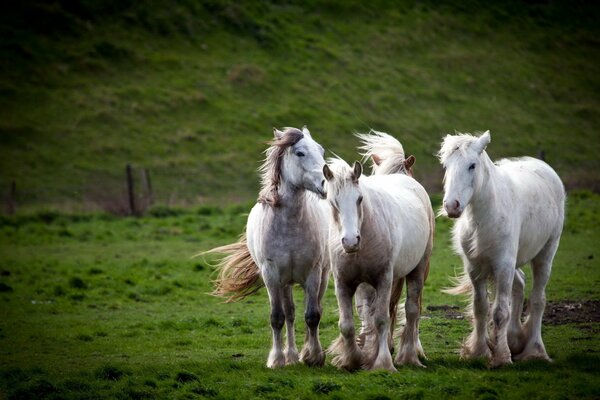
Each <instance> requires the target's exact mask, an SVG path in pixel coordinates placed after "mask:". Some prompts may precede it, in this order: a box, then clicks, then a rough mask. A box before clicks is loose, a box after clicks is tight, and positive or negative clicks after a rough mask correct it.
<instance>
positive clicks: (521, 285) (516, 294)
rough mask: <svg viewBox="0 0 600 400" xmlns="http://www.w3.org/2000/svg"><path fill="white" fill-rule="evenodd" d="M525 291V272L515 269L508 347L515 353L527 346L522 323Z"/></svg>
mask: <svg viewBox="0 0 600 400" xmlns="http://www.w3.org/2000/svg"><path fill="white" fill-rule="evenodd" d="M524 291H525V274H524V273H523V271H521V270H520V269H517V270H516V271H515V278H514V280H513V287H512V301H511V310H510V323H509V325H508V347H509V348H510V353H511V354H513V355H515V354H519V353H520V352H521V351H523V347H524V346H525V335H524V333H523V326H522V325H521V314H522V313H523V299H524V297H525V296H524Z"/></svg>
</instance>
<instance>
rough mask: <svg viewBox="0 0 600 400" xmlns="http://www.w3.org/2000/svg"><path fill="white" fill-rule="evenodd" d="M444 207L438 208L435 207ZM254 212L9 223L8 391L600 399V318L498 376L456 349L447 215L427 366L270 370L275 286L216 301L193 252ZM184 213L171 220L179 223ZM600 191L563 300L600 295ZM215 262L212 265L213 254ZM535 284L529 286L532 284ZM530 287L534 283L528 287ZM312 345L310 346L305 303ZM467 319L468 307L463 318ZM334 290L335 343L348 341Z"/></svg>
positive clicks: (0, 227) (562, 283) (580, 225)
mask: <svg viewBox="0 0 600 400" xmlns="http://www.w3.org/2000/svg"><path fill="white" fill-rule="evenodd" d="M434 201H435V202H437V199H436V198H434ZM248 209H249V205H248V206H241V207H230V208H226V209H222V208H217V207H203V208H199V209H190V210H186V211H184V210H179V211H178V210H171V212H170V213H168V212H167V209H164V208H163V209H161V210H157V211H155V212H154V214H155V215H156V216H153V217H144V218H138V219H134V218H126V219H116V218H113V217H110V216H107V215H102V214H91V215H85V214H84V215H78V214H74V215H66V214H57V213H51V212H40V213H38V214H29V215H21V216H16V217H10V218H3V219H1V220H0V222H1V223H0V284H1V285H0V289H1V290H0V304H1V306H0V397H2V398H8V399H12V398H15V399H16V398H18V399H26V398H36V399H42V398H55V399H59V398H60V399H63V398H67V399H69V398H73V399H80V398H94V399H103V398H106V399H109V398H110V399H112V398H120V399H145V398H149V399H151V398H157V399H162V398H181V399H184V398H199V397H202V396H203V397H211V398H223V399H225V398H231V399H233V398H240V396H241V395H242V394H243V396H244V397H247V398H251V397H257V398H328V399H336V398H360V399H375V398H378V399H384V398H394V399H395V398H440V397H448V398H487V399H491V398H544V399H546V398H556V399H560V398H597V397H598V396H599V395H600V385H599V383H598V380H597V379H596V377H597V376H598V373H599V372H600V371H599V367H598V366H599V365H600V356H599V355H598V352H599V351H600V336H598V330H599V329H600V323H599V322H598V321H593V322H581V323H569V324H564V325H551V324H545V325H544V327H543V334H544V339H545V342H546V347H547V349H548V352H549V354H550V356H551V357H552V358H553V359H554V360H555V362H554V363H553V364H546V363H539V362H527V363H518V364H515V365H513V366H510V367H506V368H502V369H499V370H488V369H487V368H486V367H485V365H484V363H482V362H462V361H460V360H459V358H458V355H457V353H456V351H457V349H458V347H459V343H460V341H461V339H462V338H463V337H465V336H466V335H467V334H468V332H469V323H468V322H467V321H465V320H462V319H456V318H448V317H447V316H446V313H445V312H444V311H439V310H434V311H430V310H427V308H426V307H427V306H440V305H448V306H459V307H460V308H461V309H462V307H463V304H464V303H463V302H462V300H461V299H460V298H456V297H452V296H449V295H445V294H443V293H441V291H440V290H441V289H442V288H443V287H445V286H447V285H448V284H449V276H450V275H453V274H454V271H455V270H457V269H459V267H460V261H459V259H458V257H457V256H456V255H454V254H452V252H451V250H450V247H449V229H450V227H451V223H450V222H449V221H448V220H447V219H438V221H437V232H436V243H435V250H434V255H433V259H432V265H431V273H430V277H429V279H428V281H427V284H426V287H425V293H424V314H423V319H422V322H421V340H422V343H423V346H424V348H425V351H426V352H427V354H428V356H429V359H428V360H427V361H426V362H425V364H426V365H427V368H426V369H423V370H421V369H417V368H401V369H400V371H399V372H398V373H396V374H389V373H387V372H381V371H380V372H365V371H362V372H357V373H347V372H343V371H338V370H336V369H335V368H333V367H332V366H331V365H330V364H329V361H330V360H329V359H328V360H327V364H326V366H325V367H324V368H316V369H311V368H308V367H305V366H302V365H298V366H292V367H286V368H284V369H281V370H276V371H271V370H269V369H267V368H266V367H265V362H266V357H267V354H268V350H269V347H270V328H269V323H268V321H269V311H268V301H267V298H266V293H265V291H264V290H261V291H260V292H259V293H258V294H257V295H255V296H252V297H251V298H249V299H247V300H246V301H243V302H241V303H234V304H223V303H222V302H221V300H219V299H216V298H214V297H211V296H209V295H208V294H207V293H208V292H209V291H210V290H211V285H210V280H211V277H213V276H214V273H213V271H212V268H211V267H210V265H209V264H208V263H207V260H203V259H198V258H195V259H192V258H190V256H191V255H193V254H196V253H197V252H198V251H200V250H204V249H208V248H210V247H212V246H215V245H219V244H224V243H229V242H231V241H233V240H235V238H236V237H237V235H238V234H239V233H240V232H241V231H242V229H243V226H244V224H245V219H246V215H245V213H246V212H247V211H248ZM169 214H170V215H169ZM599 234H600V196H598V195H594V194H591V193H589V192H578V193H575V194H572V195H571V196H570V198H569V205H568V218H567V223H566V226H565V229H564V234H563V238H562V242H561V246H560V248H559V251H558V254H557V257H556V260H555V263H554V269H553V274H552V277H551V280H550V283H549V286H548V290H547V297H548V299H549V300H550V301H566V300H569V301H578V302H581V301H586V300H595V301H598V300H600V292H599V291H598V290H597V287H598V285H599V284H600V272H599V271H600V268H599V267H600V265H599V262H598V260H599V259H600V255H599V254H597V246H596V238H597V237H598V235H599ZM208 261H210V260H208ZM529 281H530V279H529ZM529 284H530V282H529ZM295 294H296V303H297V304H298V310H297V311H298V315H297V317H298V318H297V321H298V324H297V331H298V332H297V334H298V344H299V345H301V342H300V340H301V338H303V336H304V335H303V334H302V332H303V329H304V327H303V323H302V311H301V309H302V307H301V304H302V303H301V299H302V294H301V291H300V290H296V291H295ZM455 311H460V310H455ZM337 333H338V331H337V312H336V301H335V296H334V293H333V287H332V284H331V283H330V287H329V289H328V291H327V294H326V296H325V301H324V314H323V319H322V323H321V341H322V343H323V344H324V345H325V346H327V345H328V344H329V343H330V342H331V341H332V340H333V339H334V338H335V337H336V335H337Z"/></svg>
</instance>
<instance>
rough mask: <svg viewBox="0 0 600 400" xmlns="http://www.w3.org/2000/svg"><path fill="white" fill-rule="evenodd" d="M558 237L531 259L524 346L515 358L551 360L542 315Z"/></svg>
mask: <svg viewBox="0 0 600 400" xmlns="http://www.w3.org/2000/svg"><path fill="white" fill-rule="evenodd" d="M558 241H559V238H555V239H551V240H550V241H549V242H548V243H547V244H546V246H544V248H543V249H542V251H541V252H540V253H539V254H538V255H537V256H536V257H535V258H534V259H533V260H532V262H531V269H532V272H533V287H532V288H531V296H530V298H529V307H528V310H529V315H528V317H527V321H526V322H525V326H524V327H523V331H524V332H525V341H526V343H525V348H524V349H523V351H522V352H521V353H520V354H517V355H516V356H515V360H527V359H542V360H547V361H552V360H551V359H550V357H549V356H548V353H546V347H545V346H544V342H543V341H542V317H543V314H544V308H545V306H546V293H545V291H546V284H547V283H548V279H549V278H550V272H551V270H552V260H553V259H554V254H555V253H556V249H557V248H558Z"/></svg>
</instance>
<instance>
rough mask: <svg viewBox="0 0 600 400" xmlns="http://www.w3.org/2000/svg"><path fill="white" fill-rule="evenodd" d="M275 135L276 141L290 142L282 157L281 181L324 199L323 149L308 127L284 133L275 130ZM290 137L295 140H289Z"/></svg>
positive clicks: (291, 129)
mask: <svg viewBox="0 0 600 400" xmlns="http://www.w3.org/2000/svg"><path fill="white" fill-rule="evenodd" d="M273 134H274V135H275V140H276V141H286V140H289V143H288V147H287V148H286V149H285V151H284V152H282V155H281V157H282V159H281V171H280V174H281V179H282V180H283V181H285V182H288V183H289V184H291V185H293V186H294V187H297V188H304V189H306V190H310V191H311V192H314V193H316V194H317V195H319V197H321V198H322V199H324V198H325V197H326V193H325V188H324V186H325V179H324V176H323V166H324V165H325V159H324V158H323V155H324V150H323V147H322V146H321V145H320V144H318V143H317V142H315V141H314V140H313V138H312V136H311V135H310V132H309V131H308V129H307V128H306V126H305V127H303V128H302V130H301V131H300V130H299V129H296V128H287V129H286V130H285V131H284V132H282V131H280V130H278V129H276V128H273ZM290 135H292V136H293V138H290V139H288V136H290Z"/></svg>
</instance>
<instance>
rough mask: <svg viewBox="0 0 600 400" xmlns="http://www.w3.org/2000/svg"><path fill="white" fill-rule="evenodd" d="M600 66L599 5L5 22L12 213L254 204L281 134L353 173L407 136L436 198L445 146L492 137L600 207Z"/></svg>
mask: <svg viewBox="0 0 600 400" xmlns="http://www.w3.org/2000/svg"><path fill="white" fill-rule="evenodd" d="M599 61H600V7H598V6H597V3H595V2H590V1H550V0H548V1H544V0H540V1H500V2H485V1H481V2H479V1H461V2H452V1H427V0H423V1H394V2H391V1H390V2H387V1H369V2H364V1H348V0H330V1H293V0H291V1H243V2H239V1H228V0H211V1H195V0H182V1H177V2H173V1H163V0H155V1H132V0H119V1H115V0H54V1H36V0H27V1H21V2H18V3H17V4H12V5H10V6H8V5H4V6H3V11H2V13H0V194H1V195H2V201H3V204H2V208H3V212H5V213H14V212H15V211H27V210H39V209H57V210H61V211H77V212H79V211H92V210H99V209H100V210H104V211H109V212H113V213H116V214H128V213H131V212H132V208H131V203H130V202H131V200H130V195H131V192H133V198H134V200H135V210H133V211H134V212H136V213H142V212H143V211H144V210H145V209H148V208H149V207H151V206H155V207H156V206H168V207H193V206H194V207H195V206H202V205H231V204H248V203H249V202H252V201H253V200H254V199H255V198H256V193H257V190H258V185H259V182H258V177H257V174H256V169H257V167H258V165H259V163H260V160H261V159H262V157H263V154H262V152H263V150H264V149H265V142H266V141H267V140H269V139H270V138H271V135H272V127H273V126H276V127H284V126H295V127H300V126H302V125H304V124H307V125H308V127H309V129H310V130H311V132H312V134H313V137H314V138H315V139H316V140H317V141H319V142H320V143H321V144H323V146H324V147H325V148H326V149H327V150H330V151H334V152H335V153H337V154H339V155H340V156H342V157H344V158H346V159H348V160H349V161H351V160H353V159H356V158H357V155H356V150H355V148H356V145H357V144H358V143H357V140H356V139H355V138H354V136H353V133H355V132H366V131H368V130H369V129H371V128H372V129H376V130H380V131H385V132H388V133H390V134H392V135H393V136H395V137H396V138H398V139H399V140H400V141H401V142H402V143H403V145H404V147H405V150H406V152H407V154H414V155H415V156H416V157H417V164H416V166H415V173H416V177H417V178H418V179H419V180H420V181H422V182H423V183H424V185H425V186H426V187H427V189H428V190H430V192H432V193H436V192H439V191H440V190H441V178H442V170H441V167H440V166H439V164H438V161H437V159H436V158H435V156H434V154H435V152H436V151H437V150H438V148H439V143H440V141H441V138H442V137H443V136H444V135H445V134H449V133H454V132H475V133H477V132H482V131H485V130H487V129H489V130H491V133H492V143H491V145H490V146H489V148H488V151H489V153H490V156H491V157H492V158H498V157H509V156H520V155H530V156H535V157H544V158H545V159H546V161H547V162H548V163H549V164H550V165H552V166H553V167H554V168H555V169H556V170H557V171H558V173H559V174H560V175H561V177H562V178H563V180H564V182H565V184H566V186H567V188H568V189H574V188H585V189H589V190H592V191H596V192H598V191H599V190H600V178H599V173H598V170H599V168H600V157H599V156H598V154H600V132H599V130H598V129H599V127H600V62H599ZM128 165H129V169H127V166H128ZM127 171H128V172H129V174H128V173H127ZM128 182H129V188H128Z"/></svg>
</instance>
